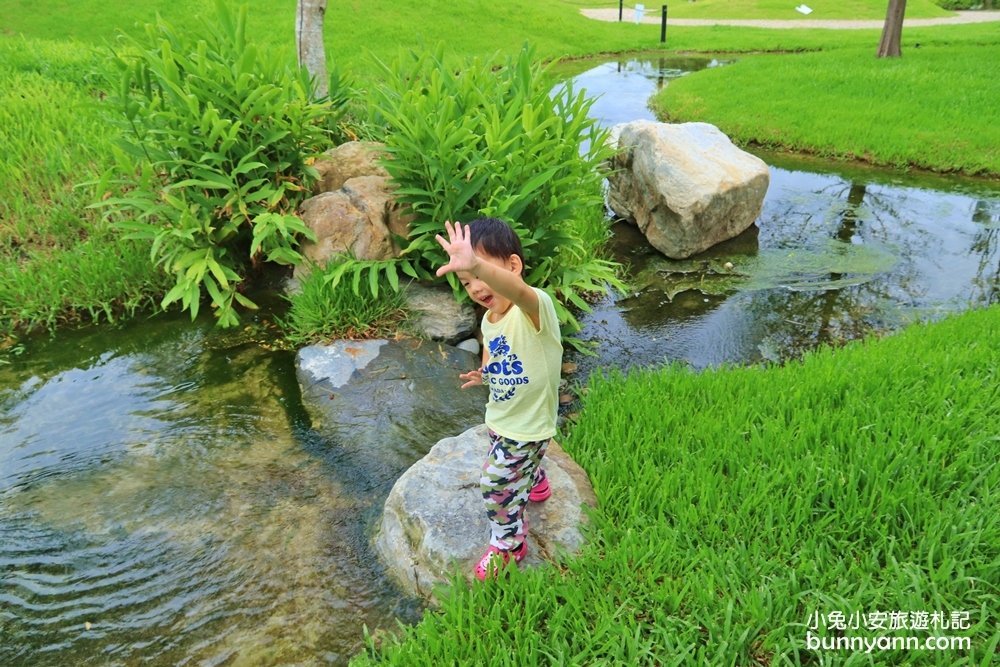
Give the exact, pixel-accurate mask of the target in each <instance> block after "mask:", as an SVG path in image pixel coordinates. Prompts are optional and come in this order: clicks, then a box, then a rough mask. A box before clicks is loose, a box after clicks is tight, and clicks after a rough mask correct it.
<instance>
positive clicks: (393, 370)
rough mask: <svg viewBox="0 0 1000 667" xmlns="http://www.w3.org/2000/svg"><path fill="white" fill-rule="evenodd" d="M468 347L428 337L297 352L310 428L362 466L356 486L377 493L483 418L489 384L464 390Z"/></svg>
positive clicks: (471, 361) (470, 358)
mask: <svg viewBox="0 0 1000 667" xmlns="http://www.w3.org/2000/svg"><path fill="white" fill-rule="evenodd" d="M478 365H479V359H477V357H476V356H475V355H473V354H471V353H469V352H467V351H465V350H460V349H458V348H455V347H452V346H450V345H446V344H444V343H436V342H430V341H416V340H402V341H389V340H370V341H361V342H354V341H337V342H335V343H333V344H330V345H311V346H309V347H304V348H302V349H301V350H299V352H298V354H297V355H296V376H297V378H298V381H299V385H300V387H301V389H302V402H303V405H304V406H305V408H306V411H307V412H308V414H309V417H310V419H311V421H312V426H313V429H314V430H315V431H317V432H318V433H319V434H320V436H322V438H323V439H324V440H325V441H326V442H327V443H328V445H329V446H330V447H335V448H337V449H338V456H339V457H340V458H341V459H342V460H344V461H346V462H351V463H354V464H357V467H356V468H355V469H356V474H355V478H354V479H353V480H352V484H353V485H355V486H357V487H358V490H359V491H361V492H370V493H373V494H375V495H378V494H380V493H381V494H384V493H386V492H388V490H389V486H390V485H391V484H392V483H393V482H395V481H396V479H397V478H398V477H399V476H400V475H401V474H402V473H403V472H404V471H405V470H406V469H407V468H408V467H409V466H411V465H412V464H413V463H414V462H416V461H417V460H418V459H420V457H422V456H423V455H424V454H426V453H427V451H428V450H429V449H430V448H431V446H432V445H433V444H434V443H435V442H437V441H438V440H440V439H441V438H442V437H447V436H453V435H457V434H459V433H461V432H462V431H464V430H466V429H468V428H470V427H472V426H475V425H478V424H482V423H483V417H484V412H485V406H486V401H487V397H488V395H487V390H486V387H470V388H469V389H465V390H463V389H460V387H461V385H462V384H463V382H462V380H460V379H459V377H458V375H459V374H460V373H464V372H466V371H469V370H472V369H474V368H477V367H478Z"/></svg>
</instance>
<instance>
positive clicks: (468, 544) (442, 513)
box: [375, 425, 597, 597]
mask: <svg viewBox="0 0 1000 667" xmlns="http://www.w3.org/2000/svg"><path fill="white" fill-rule="evenodd" d="M489 446H490V443H489V435H488V433H487V429H486V426H485V425H480V426H477V427H475V428H471V429H469V430H467V431H465V432H464V433H462V434H461V435H458V436H456V437H452V438H445V439H443V440H441V441H440V442H438V443H437V444H436V445H434V447H433V448H431V451H430V452H429V453H428V454H427V456H425V457H424V458H422V459H421V460H420V461H418V462H417V463H416V464H414V465H413V467H411V468H410V469H409V470H407V471H406V472H405V473H404V474H403V476H402V477H400V478H399V480H398V481H397V482H396V484H395V486H393V487H392V491H391V492H390V493H389V497H388V499H387V500H386V502H385V510H384V513H383V515H382V524H381V527H380V530H379V533H378V536H377V538H376V541H375V544H376V549H377V551H378V553H379V555H380V557H381V558H382V559H383V561H384V562H385V563H386V566H387V569H388V572H389V573H390V575H391V576H392V577H393V578H394V579H396V580H397V582H398V583H400V584H401V585H402V586H403V587H404V589H406V590H407V591H408V592H410V593H411V594H413V595H419V596H422V597H427V596H432V595H433V586H434V585H435V584H445V583H448V581H449V576H450V575H451V573H452V572H454V571H455V570H456V568H457V571H458V572H460V573H461V574H462V575H464V576H466V577H467V578H468V579H469V580H471V579H472V577H473V573H472V571H473V567H474V566H475V564H476V562H477V561H478V560H479V558H480V557H481V556H482V555H483V552H484V551H485V550H486V547H487V546H488V545H489V536H490V530H489V525H488V523H487V521H486V510H485V508H484V507H483V498H482V495H480V492H479V477H480V473H481V471H482V467H483V462H484V461H485V460H486V454H487V452H488V451H489ZM543 465H544V466H545V471H546V474H547V475H548V478H549V483H550V484H551V486H552V495H551V496H550V497H549V499H548V500H546V501H545V502H542V503H529V504H528V509H527V513H528V518H529V542H528V547H529V549H528V556H527V558H525V560H524V561H522V562H521V564H520V566H521V567H525V566H527V567H532V566H537V565H539V564H541V563H542V562H544V561H545V560H548V559H554V558H556V557H558V556H559V554H560V553H561V552H570V553H572V552H574V551H576V550H578V549H579V548H580V546H581V545H582V543H583V538H582V537H581V533H580V525H581V524H583V523H585V522H586V514H585V513H584V511H583V509H582V506H583V505H586V506H588V507H596V506H597V497H596V496H595V495H594V491H593V488H592V487H591V485H590V481H589V480H588V479H587V474H586V473H585V472H584V471H583V469H582V468H581V467H580V466H578V465H577V464H576V463H575V462H574V461H573V460H572V459H570V458H569V456H568V455H567V454H566V453H565V452H564V451H563V450H562V448H560V447H559V445H557V444H555V443H550V445H549V448H548V450H547V452H546V455H545V459H544V463H543Z"/></svg>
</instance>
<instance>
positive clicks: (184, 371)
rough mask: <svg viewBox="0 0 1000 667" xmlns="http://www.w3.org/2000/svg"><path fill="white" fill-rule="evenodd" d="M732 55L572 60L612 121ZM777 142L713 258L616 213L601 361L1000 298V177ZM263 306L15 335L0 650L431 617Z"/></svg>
mask: <svg viewBox="0 0 1000 667" xmlns="http://www.w3.org/2000/svg"><path fill="white" fill-rule="evenodd" d="M711 64H712V61H710V60H707V59H695V58H685V59H682V60H677V61H668V60H666V59H664V60H662V61H661V60H654V61H645V60H641V59H629V60H623V61H621V62H610V63H606V64H604V63H601V64H598V63H596V62H593V63H579V62H577V63H573V64H572V65H570V67H571V68H574V69H575V71H572V72H570V71H567V75H568V76H569V75H573V76H575V77H576V80H577V82H578V84H580V85H583V86H585V87H586V88H587V89H588V90H589V91H590V92H591V93H601V92H605V93H607V94H605V95H604V96H603V97H602V98H601V100H600V101H599V102H598V103H597V104H596V105H595V107H594V110H595V113H596V114H600V115H601V116H602V117H604V118H606V122H608V123H613V122H620V121H626V120H633V119H636V118H639V117H648V118H651V114H650V112H649V111H648V110H646V99H647V97H648V96H649V95H650V93H651V92H652V91H653V90H655V88H656V87H657V86H659V85H669V81H670V79H671V78H675V77H677V76H680V75H683V74H684V72H687V71H692V70H695V69H699V68H701V67H703V66H708V65H711ZM716 64H718V63H716ZM762 157H763V158H764V159H765V160H766V161H768V163H769V164H771V165H772V181H771V188H770V191H769V193H768V197H767V201H766V204H765V209H764V214H763V216H762V217H761V219H760V221H759V230H758V228H757V227H754V228H751V230H750V231H748V232H747V233H745V234H744V235H743V236H741V237H740V238H738V239H736V240H734V241H731V242H729V243H727V244H724V245H723V246H721V247H719V248H717V249H714V250H712V251H710V252H709V253H706V254H705V255H704V256H699V257H697V258H694V259H693V260H690V261H687V262H669V261H667V260H664V259H662V258H661V257H659V256H658V255H657V254H656V253H655V252H654V251H652V250H651V249H650V248H649V246H648V245H647V244H646V243H645V242H644V240H643V239H642V238H641V236H640V235H638V234H637V233H636V231H635V230H634V228H631V227H629V226H627V225H624V224H618V225H616V226H615V228H614V238H613V241H612V247H613V251H614V253H615V255H616V256H617V257H619V258H620V259H622V260H623V261H627V262H629V263H630V264H631V265H632V267H633V271H634V274H635V284H636V290H635V291H634V292H633V293H632V294H630V295H627V296H625V297H621V298H608V299H605V300H604V301H602V302H600V303H599V304H597V306H596V308H595V312H594V314H593V315H591V316H586V317H585V318H584V319H583V322H584V323H585V325H586V326H585V329H584V332H583V334H582V335H583V337H584V338H586V339H590V340H595V341H601V346H600V347H599V348H598V349H599V352H600V356H599V357H598V358H596V359H594V358H578V359H577V360H578V362H579V363H580V365H581V366H582V368H581V371H582V372H583V373H584V374H585V373H586V372H587V371H588V370H589V369H591V368H593V367H594V366H595V365H596V364H598V363H599V364H616V365H619V366H630V365H634V364H640V365H648V364H655V363H660V362H662V361H664V360H685V361H687V362H689V363H690V364H691V365H693V366H695V367H699V368H701V367H705V366H708V365H713V364H718V363H722V362H757V361H760V360H762V359H775V360H777V359H782V358H786V357H788V356H790V355H796V354H798V353H800V352H801V351H802V350H805V349H808V348H810V347H812V346H815V345H817V344H820V343H824V342H834V341H839V340H845V339H850V338H854V337H857V336H861V335H865V334H866V333H869V332H872V331H891V330H893V329H895V328H898V327H899V326H901V325H904V324H906V323H908V322H912V321H916V320H920V319H924V318H929V317H936V316H939V315H941V314H943V313H947V312H953V311H958V310H962V309H965V308H968V307H970V306H980V305H985V304H987V303H991V302H993V301H995V300H996V299H997V293H998V289H1000V284H998V273H1000V186H998V185H997V184H996V183H992V184H991V183H981V182H977V181H973V180H970V179H957V178H942V177H931V176H911V175H900V174H897V173H895V172H886V171H881V170H872V169H863V168H858V167H852V166H845V165H840V164H830V163H827V162H823V161H815V160H801V159H796V160H792V159H790V158H788V157H785V156H781V155H767V154H762ZM727 262H729V263H731V264H732V265H733V267H732V268H731V269H730V268H727V267H726V266H725V264H726V263H727ZM266 318H267V316H266V315H261V316H259V317H258V319H257V320H256V321H254V322H251V323H250V326H249V328H248V329H247V330H243V331H239V332H234V333H220V332H218V331H216V330H214V329H213V328H212V326H211V322H210V321H208V320H206V319H201V320H199V321H198V322H196V323H195V324H191V323H190V322H189V321H188V319H187V318H186V317H179V316H156V317H154V318H152V319H150V320H147V321H136V322H133V323H131V324H129V325H128V326H125V327H122V328H117V327H110V326H100V327H91V328H89V329H85V330H82V331H77V332H70V331H63V332H60V333H59V335H58V336H57V337H55V338H54V339H36V340H32V341H29V342H27V344H26V345H25V347H24V349H23V351H21V353H20V354H11V353H6V354H5V355H3V357H2V361H3V362H6V363H3V365H0V665H4V666H10V667H19V666H21V665H25V666H27V665H31V666H44V665H53V666H55V665H60V666H62V665H139V664H142V665H199V666H201V665H278V664H296V665H320V664H341V665H342V664H346V662H347V660H348V659H349V657H350V655H352V654H354V653H356V652H357V651H358V650H360V648H361V645H362V637H363V635H362V626H363V625H367V626H368V627H369V629H374V628H379V627H381V628H392V627H393V626H394V625H395V622H396V619H400V620H403V621H404V622H409V621H412V620H414V619H415V618H417V616H418V614H419V607H418V605H417V603H415V602H413V601H410V600H406V599H404V598H402V597H401V596H400V595H399V594H398V593H397V592H396V591H395V590H394V589H393V588H392V586H390V585H389V584H388V583H387V582H386V581H385V580H384V578H383V576H382V573H381V569H380V567H379V565H378V563H377V561H376V560H375V558H374V555H373V554H372V552H371V549H370V547H369V543H368V533H369V531H370V529H371V526H372V525H373V523H374V521H375V519H376V518H377V516H378V512H379V510H380V505H381V502H382V500H383V499H384V497H385V494H386V493H387V492H388V488H389V486H391V484H392V481H393V479H392V478H391V476H389V475H387V474H385V473H384V472H380V471H374V472H373V471H371V470H366V469H363V467H364V465H365V463H364V461H363V460H358V458H357V457H352V456H349V455H348V453H349V447H350V443H343V442H329V441H326V440H323V439H321V438H319V436H318V435H317V434H316V433H315V432H314V431H312V429H311V428H310V420H309V417H308V415H306V414H305V412H304V410H303V408H302V403H301V396H300V391H299V388H298V386H297V384H296V381H295V371H294V355H293V353H292V352H290V351H285V350H281V349H276V345H275V343H276V336H275V332H274V330H273V325H271V324H270V323H268V322H266V321H265V320H266ZM430 444H432V443H428V447H429V446H430ZM420 454H421V453H420V452H414V453H413V456H414V460H416V458H419V456H420Z"/></svg>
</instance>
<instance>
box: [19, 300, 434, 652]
mask: <svg viewBox="0 0 1000 667" xmlns="http://www.w3.org/2000/svg"><path fill="white" fill-rule="evenodd" d="M95 352H96V353H95ZM0 415H2V416H0V535H2V536H3V537H2V540H0V627H2V631H3V641H2V642H0V664H2V665H5V666H6V665H11V666H12V667H13V666H15V665H32V666H36V665H66V664H73V665H102V666H103V665H138V664H162V665H166V664H247V665H272V664H302V665H319V664H346V663H347V660H348V659H349V657H350V656H351V655H353V654H354V653H356V652H357V651H358V650H360V648H361V642H362V624H367V625H368V626H369V628H372V629H374V628H377V627H383V628H392V627H394V626H395V619H396V618H397V617H401V618H404V619H413V618H414V617H415V616H414V614H415V608H414V607H411V606H410V605H409V603H407V602H401V601H400V599H399V597H398V595H397V594H396V593H395V591H394V590H393V588H392V587H391V586H390V585H389V584H388V583H387V582H386V581H385V580H384V579H383V578H382V576H381V569H380V567H379V565H378V563H377V562H376V560H375V558H374V556H373V554H372V553H371V552H370V549H369V547H368V540H367V538H366V536H365V530H366V528H367V527H368V526H366V525H365V524H364V523H363V522H362V521H359V520H358V516H360V515H362V514H364V513H365V512H368V511H369V510H370V509H371V506H372V504H373V503H376V502H378V499H377V498H373V497H372V495H371V494H364V495H362V494H356V493H354V492H352V489H351V485H350V484H349V480H350V479H351V478H352V477H353V471H352V470H351V469H349V468H345V467H338V466H335V465H332V464H331V462H330V461H329V460H328V459H327V458H326V457H325V456H324V451H327V450H329V446H328V445H326V444H325V443H322V442H317V441H316V436H315V434H313V433H312V432H311V431H310V429H309V426H308V424H309V422H308V419H307V418H306V417H305V416H304V414H302V412H301V403H300V397H299V395H298V387H297V384H296V381H295V377H294V367H293V356H292V353H291V352H280V351H278V352H275V351H270V350H268V349H266V348H264V347H261V346H258V345H255V344H243V343H240V342H239V341H227V340H226V336H225V335H220V334H217V333H216V332H214V331H213V330H212V329H211V328H210V323H208V322H201V323H199V324H198V325H197V326H193V327H192V326H191V324H190V323H189V322H186V321H184V320H177V321H165V320H164V319H158V320H156V321H155V322H150V323H140V324H136V325H133V326H131V327H129V328H128V329H126V330H114V329H110V328H101V329H95V330H92V331H90V332H79V333H65V334H61V335H60V337H59V339H58V341H53V342H51V343H47V342H36V343H34V344H33V345H32V346H31V347H30V349H29V351H28V352H27V353H25V354H24V355H22V357H21V358H19V359H18V360H17V361H16V362H15V363H13V364H11V365H10V366H5V367H3V368H0ZM88 624H89V625H88Z"/></svg>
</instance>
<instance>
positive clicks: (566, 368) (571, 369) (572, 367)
mask: <svg viewBox="0 0 1000 667" xmlns="http://www.w3.org/2000/svg"><path fill="white" fill-rule="evenodd" d="M562 372H563V373H575V372H576V364H574V363H573V362H572V361H567V362H566V363H564V364H563V365H562Z"/></svg>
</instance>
